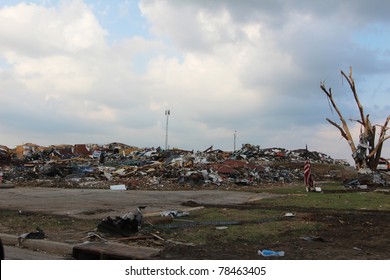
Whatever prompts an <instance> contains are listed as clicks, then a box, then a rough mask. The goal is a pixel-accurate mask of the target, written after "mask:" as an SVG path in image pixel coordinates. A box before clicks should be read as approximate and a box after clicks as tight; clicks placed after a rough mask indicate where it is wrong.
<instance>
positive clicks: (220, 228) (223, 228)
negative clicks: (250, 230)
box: [215, 227, 228, 230]
mask: <svg viewBox="0 0 390 280" xmlns="http://www.w3.org/2000/svg"><path fill="white" fill-rule="evenodd" d="M215 229H218V230H225V229H228V227H216V228H215Z"/></svg>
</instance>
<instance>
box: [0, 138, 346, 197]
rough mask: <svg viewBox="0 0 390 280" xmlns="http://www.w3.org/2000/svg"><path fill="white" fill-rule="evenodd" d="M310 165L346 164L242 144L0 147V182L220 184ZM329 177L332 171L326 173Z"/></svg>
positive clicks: (283, 174)
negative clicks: (197, 148)
mask: <svg viewBox="0 0 390 280" xmlns="http://www.w3.org/2000/svg"><path fill="white" fill-rule="evenodd" d="M307 158H309V159H310V161H311V163H313V164H315V163H322V164H335V165H346V163H345V162H343V161H337V160H334V159H332V158H331V157H330V156H328V155H326V154H323V153H320V152H315V151H310V152H308V151H307V150H306V149H299V150H287V149H283V148H266V149H262V148H260V146H257V145H250V144H245V145H243V146H242V147H241V149H239V150H236V151H234V152H226V151H221V150H218V149H213V147H212V146H211V147H210V148H208V149H206V150H204V151H196V152H195V151H188V150H180V149H170V150H163V149H161V148H159V147H158V148H137V147H133V146H129V145H126V144H122V143H110V144H106V145H97V144H76V145H73V146H72V145H52V146H49V147H41V146H39V145H35V144H31V143H30V144H24V145H20V146H18V147H16V148H15V149H9V148H7V147H5V146H0V164H1V168H2V171H3V181H7V182H9V183H17V184H19V185H20V184H21V185H23V184H24V185H29V186H31V185H32V186H52V187H53V186H57V187H62V188H74V187H79V188H105V189H110V187H112V188H111V189H112V190H116V189H118V187H117V186H121V188H120V189H121V190H126V189H138V188H148V189H157V190H158V189H169V186H170V185H173V184H174V185H175V186H177V187H179V188H180V187H182V188H186V187H189V186H190V187H191V188H196V187H198V186H205V185H206V186H210V187H215V188H217V187H220V186H225V185H234V186H251V185H257V184H264V183H275V182H279V183H280V182H282V183H290V182H294V181H297V180H301V181H302V180H303V172H302V167H303V163H304V161H305V160H306V159H307ZM329 176H332V175H329Z"/></svg>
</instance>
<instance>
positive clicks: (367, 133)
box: [320, 67, 390, 170]
mask: <svg viewBox="0 0 390 280" xmlns="http://www.w3.org/2000/svg"><path fill="white" fill-rule="evenodd" d="M341 75H342V76H343V77H344V78H345V79H346V80H347V81H348V83H349V86H350V88H351V91H352V93H353V97H354V99H355V102H356V105H357V107H358V109H359V114H360V120H356V121H357V122H358V123H360V124H361V131H360V135H359V143H358V145H357V146H356V145H355V143H354V141H353V138H352V135H351V133H350V130H349V127H348V124H347V122H346V121H345V119H344V117H343V115H342V113H341V111H340V110H339V108H338V107H337V104H336V102H335V101H334V98H333V94H332V89H331V88H329V89H326V87H325V84H324V83H323V82H322V83H321V84H320V88H321V89H322V91H323V92H325V94H326V96H327V97H328V99H329V101H330V104H331V105H332V107H333V109H334V110H335V111H336V112H337V115H338V116H339V118H340V121H341V125H339V124H337V123H336V122H334V121H332V120H330V119H328V118H327V119H326V120H327V121H328V122H329V123H330V124H332V125H333V126H335V127H336V128H338V129H339V130H340V133H341V136H342V137H343V138H344V139H345V140H347V142H348V144H349V146H350V148H351V151H352V157H353V159H354V161H355V166H356V168H357V169H361V168H370V169H371V170H376V168H377V166H378V163H379V159H380V156H381V152H382V147H383V143H384V142H385V141H386V140H387V139H389V138H390V136H386V131H387V130H388V129H389V127H388V124H389V121H390V115H389V116H388V117H387V119H386V121H385V123H384V125H381V126H380V125H372V124H371V121H370V119H369V115H368V114H367V115H365V114H364V109H363V106H362V105H361V103H360V101H359V97H358V95H357V91H356V87H355V82H354V80H353V78H352V67H351V68H350V71H349V76H347V75H346V74H345V73H344V72H343V71H341ZM377 126H378V127H381V131H380V133H379V138H378V141H377V142H376V141H375V137H376V127H377Z"/></svg>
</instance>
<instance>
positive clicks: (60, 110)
mask: <svg viewBox="0 0 390 280" xmlns="http://www.w3.org/2000/svg"><path fill="white" fill-rule="evenodd" d="M388 14H390V5H388V4H387V2H386V1H369V2H367V1H363V0H354V1H353V0H351V1H336V0H334V1H333V0H332V1H326V2H323V1H309V0H307V1H306V0H302V1H283V0H279V1H253V0H246V1H233V0H221V1H204V0H199V1H194V0H186V1H178V0H171V1H166V0H158V1H157V0H139V1H136V0H129V1H103V0H102V1H92V0H84V1H83V0H63V1H59V0H58V1H25V2H21V1H1V3H0V41H1V45H0V96H1V100H2V105H3V106H2V110H1V111H0V133H1V135H2V137H1V143H0V144H2V145H6V146H9V147H14V146H16V145H18V144H22V143H25V142H33V143H36V144H39V145H50V144H62V143H66V144H76V143H101V144H104V143H110V142H114V141H116V142H123V143H126V144H129V145H134V146H139V147H157V146H162V147H163V146H164V144H165V121H166V119H165V115H164V112H165V110H166V109H170V110H171V115H170V119H169V146H170V147H177V148H183V149H195V150H203V149H206V148H207V147H209V146H210V145H214V147H215V148H220V149H223V150H232V149H233V139H234V137H233V135H234V131H237V140H236V141H237V145H238V146H239V145H240V144H245V143H250V144H254V145H260V146H261V147H264V148H265V147H284V148H288V149H297V148H303V147H305V145H306V144H307V145H308V146H309V149H311V150H317V151H321V152H324V153H327V154H329V155H331V156H332V157H334V158H347V159H349V160H350V154H351V152H350V150H349V147H348V145H347V144H346V143H345V141H344V140H342V139H341V136H340V134H339V131H338V130H337V129H336V128H334V127H333V126H331V125H330V124H328V123H327V122H326V121H325V118H327V117H329V118H331V119H333V120H335V121H337V120H338V119H337V116H336V115H332V112H331V111H330V109H329V106H328V103H327V100H326V98H325V95H324V94H323V93H322V92H321V90H320V88H319V85H320V82H322V81H325V83H326V85H327V86H328V87H332V89H333V92H334V94H335V96H336V100H337V102H338V103H339V105H340V109H341V110H342V111H343V112H344V115H345V117H346V118H355V119H356V118H357V117H358V111H357V110H356V106H354V103H353V100H352V95H351V93H350V91H349V88H348V84H347V82H346V81H343V80H342V78H341V75H340V70H344V71H345V72H348V71H349V67H350V66H352V67H353V70H354V78H355V82H356V85H357V88H358V92H359V97H360V99H361V101H362V103H363V104H364V105H365V107H366V112H367V113H370V116H371V118H372V121H373V123H378V124H383V122H384V120H385V119H386V117H387V116H388V115H389V112H390V79H389V78H390V60H389V58H390V21H389V19H388ZM350 126H351V128H352V129H353V131H354V134H355V135H356V138H357V136H358V135H357V133H358V131H359V126H358V125H357V124H355V123H353V122H351V123H350ZM389 145H390V144H388V142H386V143H385V149H384V151H383V154H384V156H385V157H388V158H389V157H390V152H389V150H390V149H389Z"/></svg>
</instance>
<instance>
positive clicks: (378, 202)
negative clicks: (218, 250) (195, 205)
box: [163, 182, 390, 245]
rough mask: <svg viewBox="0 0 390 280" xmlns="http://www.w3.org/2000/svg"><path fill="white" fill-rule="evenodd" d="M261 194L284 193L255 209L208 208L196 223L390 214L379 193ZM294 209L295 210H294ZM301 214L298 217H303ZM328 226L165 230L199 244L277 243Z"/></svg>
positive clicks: (299, 190) (295, 223)
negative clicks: (320, 213)
mask: <svg viewBox="0 0 390 280" xmlns="http://www.w3.org/2000/svg"><path fill="white" fill-rule="evenodd" d="M321 188H322V189H323V190H328V191H340V190H344V189H345V188H344V187H343V186H341V185H340V183H334V182H328V183H323V184H322V185H321ZM257 192H264V193H274V194H282V195H284V196H282V197H279V198H268V199H263V200H260V201H258V202H256V203H255V204H254V205H253V207H252V208H251V209H246V208H244V209H232V208H222V209H221V208H205V209H204V210H202V211H199V212H194V213H191V217H190V219H192V220H193V221H255V220H262V219H269V218H278V217H279V218H280V217H282V216H283V215H284V214H285V213H286V212H300V211H301V212H302V213H301V214H302V215H304V214H305V212H304V211H305V209H307V208H309V209H311V210H317V211H331V212H333V211H335V212H338V211H362V210H375V211H390V199H389V196H388V195H386V194H383V193H377V192H339V193H337V192H336V193H307V192H306V190H305V188H304V186H302V185H299V184H297V185H286V186H284V187H276V188H275V187H270V188H261V189H259V190H257ZM290 209H291V210H290ZM302 215H298V216H302ZM326 226H327V225H325V224H323V223H321V222H315V221H311V220H310V219H307V220H306V219H302V218H292V219H284V220H275V221H270V222H265V223H248V224H243V225H228V226H227V228H226V229H224V230H218V229H216V226H212V225H208V226H198V227H189V228H184V229H175V230H168V231H163V234H164V235H166V236H165V238H174V239H176V240H180V241H183V242H193V243H199V244H206V245H207V244H210V245H211V244H212V243H215V242H219V243H222V244H228V243H232V242H234V243H243V244H246V243H250V244H251V243H256V242H259V241H260V240H261V242H266V243H269V242H277V241H278V240H284V239H290V238H294V237H299V236H308V235H316V234H318V233H320V232H321V230H322V229H324V228H325V227H326Z"/></svg>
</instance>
